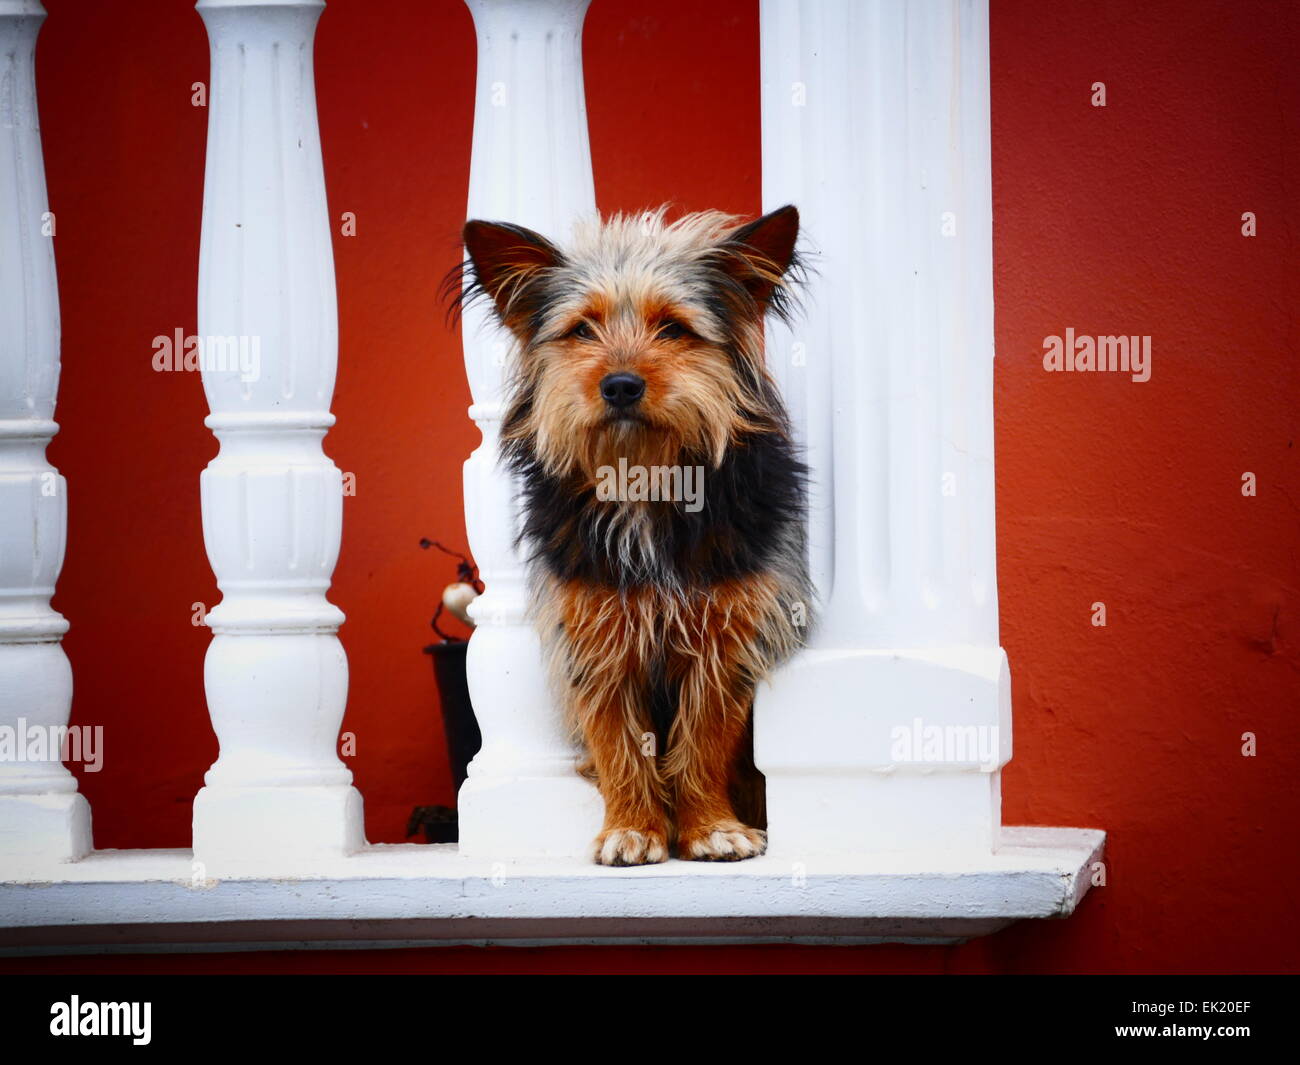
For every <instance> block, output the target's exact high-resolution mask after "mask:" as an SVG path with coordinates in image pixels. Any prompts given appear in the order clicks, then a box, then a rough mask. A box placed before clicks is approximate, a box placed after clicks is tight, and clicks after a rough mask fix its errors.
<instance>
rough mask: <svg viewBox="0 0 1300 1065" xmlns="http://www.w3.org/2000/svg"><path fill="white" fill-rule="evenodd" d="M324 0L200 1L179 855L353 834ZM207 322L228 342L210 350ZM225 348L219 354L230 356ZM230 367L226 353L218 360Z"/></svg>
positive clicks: (348, 848) (227, 861)
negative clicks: (199, 777)
mask: <svg viewBox="0 0 1300 1065" xmlns="http://www.w3.org/2000/svg"><path fill="white" fill-rule="evenodd" d="M323 7H324V4H323V2H322V0H199V4H198V10H199V13H200V15H202V17H203V21H204V24H205V25H206V26H207V31H208V38H209V41H210V44H211V57H212V83H211V86H210V90H211V91H210V94H209V102H210V111H209V116H208V152H207V170H206V176H205V179H204V188H203V231H202V243H201V248H200V253H199V335H200V337H201V338H203V339H204V344H205V347H204V358H205V368H204V371H203V387H204V390H205V392H206V393H207V398H208V405H209V407H210V408H211V411H212V413H211V415H210V416H209V417H208V419H207V422H206V424H207V425H208V426H209V428H211V429H212V431H213V432H214V433H215V434H216V437H217V439H218V440H219V441H220V444H221V450H220V453H219V454H218V455H217V457H216V458H215V459H213V460H212V462H211V463H210V464H209V465H208V468H207V469H206V470H204V472H203V475H202V478H201V492H202V503H203V536H204V541H205V543H206V545H207V551H208V558H209V559H210V560H211V563H212V568H213V570H214V571H215V573H216V575H217V583H218V585H219V586H220V588H221V592H222V600H221V602H220V603H219V604H218V605H217V606H215V607H214V608H213V609H212V610H211V611H210V612H209V613H208V618H207V621H208V625H209V626H210V627H211V629H212V631H213V634H214V635H213V639H212V643H211V645H210V647H209V648H208V655H207V661H206V665H205V669H204V682H205V684H206V688H207V697H208V709H209V712H210V714H211V716H212V725H213V728H214V729H215V730H216V733H217V737H218V739H219V740H220V743H221V753H220V757H219V758H218V759H217V761H216V763H215V764H214V765H213V766H212V768H211V769H209V770H208V773H207V777H206V778H205V783H206V786H205V787H204V788H203V789H202V790H201V791H200V792H199V794H198V796H197V798H196V799H195V803H194V851H195V857H196V859H197V860H199V861H201V862H203V863H204V865H205V868H206V869H207V870H208V871H209V872H211V871H213V870H214V869H220V868H225V867H235V866H241V865H256V866H257V867H259V868H260V869H262V870H266V869H268V868H273V867H275V866H292V865H297V864H301V863H303V862H310V861H311V860H313V859H316V858H319V857H322V856H330V855H340V854H347V853H350V852H352V851H355V850H357V849H358V848H359V847H360V846H362V844H363V842H364V840H363V836H362V820H361V796H360V794H359V793H358V792H357V791H356V789H355V788H353V787H352V774H351V773H350V772H349V770H348V769H347V768H346V767H345V766H344V765H343V763H342V762H340V761H339V758H338V755H337V751H336V744H337V740H338V731H339V726H340V723H341V722H342V719H343V709H344V704H345V702H346V699H347V658H346V656H345V655H344V652H343V647H342V645H341V644H340V642H339V639H338V636H337V631H338V627H339V625H340V623H341V622H342V621H343V614H342V612H341V611H340V610H339V609H338V608H337V607H336V606H334V605H333V604H331V603H330V602H329V601H328V600H327V599H326V591H327V589H328V588H329V583H330V577H331V576H332V574H333V571H334V564H335V562H336V561H337V559H338V551H339V540H340V535H341V529H342V504H343V499H342V478H341V475H340V473H339V470H338V469H337V467H335V465H334V463H333V462H331V461H330V459H329V458H328V457H327V456H326V455H325V454H324V451H323V449H322V446H321V444H322V440H323V439H324V436H325V433H326V432H327V431H328V429H329V427H330V426H331V425H333V423H334V416H333V415H332V414H330V411H329V406H330V400H331V398H332V396H333V392H334V374H335V368H336V364H337V352H338V320H337V309H336V305H335V292H334V260H333V254H332V251H331V246H330V231H329V217H328V209H327V206H326V201H325V179H324V172H323V169H322V165H321V151H320V136H319V132H318V129H317V125H316V98H315V87H314V80H313V74H312V41H313V37H314V34H315V29H316V21H317V19H318V18H319V16H320V12H321V9H322V8H323ZM208 338H234V339H233V341H230V342H228V343H227V345H226V346H225V350H224V354H225V356H226V359H225V364H224V365H225V368H222V364H221V356H222V354H223V351H222V350H220V348H221V345H219V344H214V343H211V342H209V340H208ZM236 349H237V350H238V351H239V352H240V353H241V358H240V359H238V360H236V359H234V358H233V357H232V356H231V352H232V351H234V350H236ZM236 363H238V365H236Z"/></svg>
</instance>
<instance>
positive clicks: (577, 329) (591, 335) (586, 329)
mask: <svg viewBox="0 0 1300 1065" xmlns="http://www.w3.org/2000/svg"><path fill="white" fill-rule="evenodd" d="M569 336H571V337H573V339H574V340H594V339H595V338H596V334H595V332H594V331H593V330H592V328H591V325H590V323H588V322H587V321H586V320H585V319H584V320H583V321H581V322H579V323H578V324H577V325H575V326H574V327H573V328H572V329H570V330H569Z"/></svg>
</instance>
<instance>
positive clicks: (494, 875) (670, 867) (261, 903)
mask: <svg viewBox="0 0 1300 1065" xmlns="http://www.w3.org/2000/svg"><path fill="white" fill-rule="evenodd" d="M1104 839H1105V837H1104V834H1103V833H1101V832H1097V831H1093V830H1086V829H1069V828H1012V829H1007V830H1006V839H1005V840H1004V846H1003V847H1002V848H1001V849H1000V850H999V852H998V853H997V854H977V853H972V852H966V853H954V852H951V851H942V852H935V853H927V854H907V855H900V854H874V855H857V856H853V855H844V856H837V857H833V858H832V857H827V858H822V859H818V860H814V861H809V862H808V863H807V864H805V865H794V864H792V863H791V862H789V861H786V860H783V859H780V858H778V857H776V856H773V855H766V856H764V857H761V858H755V859H752V860H750V861H746V862H738V863H734V864H733V863H717V864H707V863H692V862H677V861H673V862H667V863H664V864H662V865H656V866H645V867H641V868H633V869H615V868H607V867H604V866H597V865H595V864H594V863H591V862H589V861H587V860H586V859H585V858H574V859H560V860H532V861H515V862H505V861H490V860H487V859H481V860H472V859H467V858H465V857H463V856H461V855H459V854H457V853H456V848H455V847H453V846H419V845H400V846H374V847H367V848H365V849H364V850H363V851H362V852H361V853H359V854H357V855H354V856H353V857H350V858H346V859H326V860H323V861H322V862H321V863H320V865H319V867H318V868H317V869H315V870H314V872H313V873H312V874H310V875H306V876H303V877H299V878H295V879H293V880H288V881H286V880H277V879H273V878H270V877H266V876H241V877H236V878H226V879H211V878H204V877H202V876H196V875H195V871H194V868H193V865H192V861H191V855H190V854H189V852H188V851H126V852H117V851H103V852H99V853H96V854H95V855H93V856H92V857H90V858H88V859H87V860H85V861H84V862H81V863H79V864H78V865H76V866H74V867H67V866H64V867H53V868H50V869H32V870H29V871H28V872H27V874H26V875H25V876H22V877H21V878H17V877H16V878H14V879H12V880H11V881H10V882H9V883H4V884H0V952H15V951H31V950H33V949H37V948H40V947H42V946H45V947H55V946H60V945H61V946H63V947H67V946H70V945H76V944H91V945H94V946H97V947H98V948H99V949H122V948H124V947H125V948H129V947H130V946H132V945H138V944H141V943H168V944H171V945H172V946H173V947H175V946H177V945H180V944H186V943H192V944H206V945H208V946H212V945H219V946H220V947H221V948H222V949H228V948H229V947H230V946H231V945H232V944H239V943H245V944H257V945H259V946H262V947H266V946H270V945H272V944H276V943H278V944H282V945H288V946H294V947H303V946H309V945H322V946H323V945H329V944H331V943H347V944H351V945H357V944H358V943H376V944H387V945H393V946H401V945H407V944H409V943H412V942H441V943H454V942H467V941H468V942H476V941H478V942H481V941H492V942H512V943H518V942H538V941H560V942H584V941H597V942H608V941H627V940H629V939H634V940H636V941H653V942H658V941H682V940H685V941H693V942H699V941H715V942H721V941H729V942H735V941H737V940H740V941H763V942H771V941H782V940H791V939H795V940H804V941H808V940H813V941H827V940H828V938H830V937H833V938H834V940H835V941H837V942H843V941H845V940H850V941H881V940H888V941H903V942H917V941H923V942H943V941H952V940H955V939H965V938H969V937H970V936H974V935H985V934H988V933H989V932H992V931H996V930H997V929H998V928H1001V927H1003V926H1005V925H1006V924H1008V923H1010V922H1011V921H1013V920H1017V919H1021V918H1037V917H1064V916H1068V915H1069V914H1070V913H1072V912H1073V911H1074V909H1075V907H1076V906H1077V905H1078V903H1079V900H1080V899H1081V897H1082V895H1083V894H1084V892H1086V891H1087V889H1088V886H1089V884H1090V882H1091V877H1092V875H1093V873H1094V868H1093V866H1094V863H1095V862H1097V861H1099V860H1100V858H1101V855H1102V848H1103V844H1104ZM255 922H260V924H258V923H255Z"/></svg>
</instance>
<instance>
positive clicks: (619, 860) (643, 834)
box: [595, 828, 668, 865]
mask: <svg viewBox="0 0 1300 1065" xmlns="http://www.w3.org/2000/svg"><path fill="white" fill-rule="evenodd" d="M595 858H596V863H597V864H598V865H654V864H655V863H657V862H662V861H666V860H667V859H668V839H667V837H666V836H665V835H664V834H663V833H662V832H659V831H657V830H656V829H653V828H649V829H646V828H641V829H638V828H609V829H606V830H605V831H604V832H602V833H601V834H600V835H599V836H597V837H596V847H595Z"/></svg>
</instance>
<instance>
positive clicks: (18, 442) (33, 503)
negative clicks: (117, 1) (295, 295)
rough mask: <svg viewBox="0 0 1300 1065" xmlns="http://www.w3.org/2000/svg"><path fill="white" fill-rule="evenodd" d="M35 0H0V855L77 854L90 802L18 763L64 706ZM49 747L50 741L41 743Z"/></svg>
mask: <svg viewBox="0 0 1300 1065" xmlns="http://www.w3.org/2000/svg"><path fill="white" fill-rule="evenodd" d="M44 20H45V9H44V8H43V7H42V6H41V4H40V3H39V2H38V0H0V729H2V730H11V731H10V732H8V733H7V735H9V736H10V737H11V738H12V740H13V741H14V746H13V748H12V749H11V751H10V753H9V755H8V756H5V755H0V861H4V862H5V863H8V862H10V861H13V860H17V859H20V858H25V857H40V858H46V859H54V860H63V861H66V860H70V859H76V858H80V857H81V856H82V855H84V854H85V853H86V852H87V851H89V850H90V806H89V805H88V804H87V802H86V800H85V798H84V797H83V796H82V795H80V794H79V793H78V791H77V781H76V778H75V777H73V775H72V774H71V773H70V772H69V771H68V769H67V767H66V766H64V765H63V764H62V762H59V761H54V760H49V759H46V760H42V761H25V760H24V761H20V760H17V756H18V755H19V754H24V755H25V754H27V753H32V752H34V748H33V747H31V746H30V745H29V744H28V742H27V740H26V737H27V736H28V735H29V730H31V729H36V730H39V732H40V733H43V734H44V735H45V736H46V737H47V740H48V739H50V738H51V737H52V733H51V730H54V729H59V728H62V727H65V726H66V725H67V724H68V716H69V714H70V712H71V708H72V668H71V666H70V665H69V664H68V658H67V655H65V654H64V652H63V645H62V644H61V643H60V639H61V637H62V636H63V634H64V633H65V632H67V631H68V623H67V621H66V620H64V618H63V615H61V614H60V613H59V612H58V611H56V610H54V609H53V608H51V606H50V597H51V595H53V593H54V584H55V581H57V580H58V576H59V570H60V569H62V568H63V551H64V546H65V543H66V538H67V508H68V502H67V499H68V497H67V484H66V482H65V481H64V479H63V477H62V476H61V475H60V474H59V472H58V470H56V469H55V468H54V467H53V466H51V465H50V463H49V461H48V460H47V459H46V457H45V448H46V445H47V444H48V443H49V441H50V438H51V437H53V436H54V434H55V433H56V432H58V428H59V427H58V425H56V424H55V422H54V403H55V397H56V394H57V392H58V387H59V295H58V284H57V280H56V278H55V272H54V237H53V233H54V226H53V217H52V216H51V215H49V214H48V212H49V201H48V199H47V196H46V191H45V164H44V160H43V157H42V154H41V133H40V123H39V121H38V119H37V114H36V67H35V62H34V57H35V49H36V35H37V34H38V33H39V32H40V28H41V23H42V22H43V21H44ZM54 742H57V740H55V741H54Z"/></svg>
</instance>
